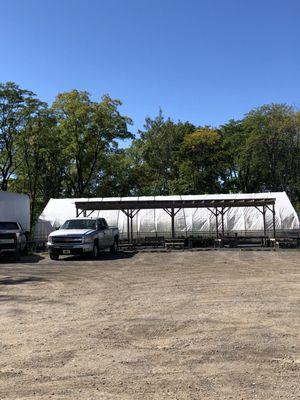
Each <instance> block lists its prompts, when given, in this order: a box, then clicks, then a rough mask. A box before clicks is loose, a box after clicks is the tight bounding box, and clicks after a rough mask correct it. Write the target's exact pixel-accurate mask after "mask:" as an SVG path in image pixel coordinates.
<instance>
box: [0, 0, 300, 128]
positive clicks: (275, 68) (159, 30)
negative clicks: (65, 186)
mask: <svg viewBox="0 0 300 400" xmlns="http://www.w3.org/2000/svg"><path fill="white" fill-rule="evenodd" d="M0 7H1V8H0V20H1V52H0V57H1V59H0V81H2V82H5V81H15V82H17V83H18V84H19V85H21V86H22V87H24V88H26V89H30V90H33V91H34V92H35V93H37V95H38V96H39V97H40V98H41V99H42V100H45V101H48V102H49V103H51V102H52V101H53V99H54V97H55V95H56V94H57V93H58V92H62V91H68V90H71V89H73V88H77V89H80V90H88V91H89V92H90V93H91V94H92V96H93V98H95V99H96V98H99V97H100V96H101V95H102V94H104V93H109V94H110V95H111V96H112V97H114V98H119V99H121V100H122V101H123V103H124V104H123V106H122V111H123V113H125V114H127V115H129V116H130V117H132V118H133V120H134V122H135V125H134V127H133V128H132V130H133V131H136V130H137V129H138V128H142V126H143V121H144V119H145V117H146V116H147V115H149V116H155V115H156V114H157V113H158V109H159V107H161V108H162V109H163V111H164V113H165V115H166V116H170V117H171V118H173V119H174V120H179V119H180V120H182V121H186V120H188V121H190V122H192V123H194V124H196V125H203V124H208V125H212V126H217V125H219V124H222V123H224V122H226V121H227V120H228V119H230V118H239V117H241V116H242V115H243V114H244V113H246V112H247V111H249V110H250V109H251V108H253V107H256V106H259V105H262V104H265V103H271V102H287V103H289V104H292V105H294V106H296V107H299V106H300V100H299V96H300V51H299V50H300V23H299V16H300V1H299V0H285V1H283V0H260V1H259V0H85V1H84V0H59V1H58V0H48V1H46V0H26V1H25V0H9V1H8V0H0Z"/></svg>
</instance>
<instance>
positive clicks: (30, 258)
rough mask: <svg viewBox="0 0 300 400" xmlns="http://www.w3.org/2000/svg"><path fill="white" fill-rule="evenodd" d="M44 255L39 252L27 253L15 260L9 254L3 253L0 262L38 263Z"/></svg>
mask: <svg viewBox="0 0 300 400" xmlns="http://www.w3.org/2000/svg"><path fill="white" fill-rule="evenodd" d="M44 259H45V257H43V256H41V255H40V254H28V255H24V256H21V259H20V260H19V261H15V260H14V259H13V258H12V257H11V256H9V255H3V256H1V257H0V263H5V264H33V263H38V262H39V261H41V260H44Z"/></svg>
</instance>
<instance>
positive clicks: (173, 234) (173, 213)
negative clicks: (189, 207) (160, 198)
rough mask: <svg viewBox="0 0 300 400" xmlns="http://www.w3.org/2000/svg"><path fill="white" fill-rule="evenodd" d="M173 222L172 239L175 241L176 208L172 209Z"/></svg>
mask: <svg viewBox="0 0 300 400" xmlns="http://www.w3.org/2000/svg"><path fill="white" fill-rule="evenodd" d="M171 220H172V239H175V212H174V208H171Z"/></svg>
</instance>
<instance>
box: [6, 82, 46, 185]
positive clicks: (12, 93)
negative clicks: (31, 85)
mask: <svg viewBox="0 0 300 400" xmlns="http://www.w3.org/2000/svg"><path fill="white" fill-rule="evenodd" d="M39 105H40V101H39V100H38V99H36V96H35V94H34V93H33V92H30V91H29V90H24V89H21V88H20V87H19V86H18V85H16V84H15V83H13V82H7V83H0V188H1V190H7V189H8V185H9V182H10V180H11V179H12V178H14V179H15V176H16V171H17V169H18V167H19V165H20V163H21V162H22V160H20V158H18V157H17V152H18V139H19V136H20V133H21V132H22V130H23V129H24V126H25V125H26V124H27V123H28V121H29V120H30V119H32V118H33V117H34V115H35V113H36V110H37V109H38V107H39Z"/></svg>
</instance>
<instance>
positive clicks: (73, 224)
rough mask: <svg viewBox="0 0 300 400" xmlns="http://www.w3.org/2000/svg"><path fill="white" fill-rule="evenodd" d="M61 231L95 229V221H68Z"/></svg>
mask: <svg viewBox="0 0 300 400" xmlns="http://www.w3.org/2000/svg"><path fill="white" fill-rule="evenodd" d="M61 229H96V221H94V220H92V219H68V220H67V221H66V222H65V223H64V224H63V225H62V227H61Z"/></svg>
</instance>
